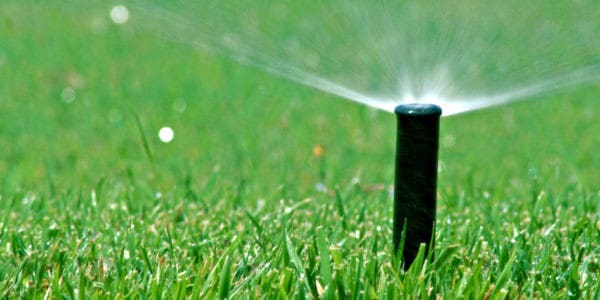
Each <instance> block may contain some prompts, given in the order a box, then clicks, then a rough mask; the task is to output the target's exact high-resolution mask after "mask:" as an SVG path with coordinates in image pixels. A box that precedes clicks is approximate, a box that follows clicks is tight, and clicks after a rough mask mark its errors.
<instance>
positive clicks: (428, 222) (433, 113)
mask: <svg viewBox="0 0 600 300" xmlns="http://www.w3.org/2000/svg"><path fill="white" fill-rule="evenodd" d="M394 112H395V113H396V116H397V117H398V131H397V140H396V177H395V182H394V237H393V242H394V252H395V254H398V250H399V247H400V241H401V239H402V234H403V232H405V233H406V235H405V237H404V245H403V248H402V256H403V261H404V268H405V269H408V268H409V267H410V265H411V264H412V263H413V261H414V259H415V257H416V256H417V253H418V251H419V246H420V244H421V243H424V244H426V248H425V249H426V251H427V250H429V249H433V243H434V232H435V212H436V190H437V162H438V147H439V128H440V116H441V114H442V109H441V108H440V107H439V106H437V105H433V104H404V105H400V106H398V107H396V109H395V110H394ZM405 224H406V225H405ZM405 226H406V228H405ZM430 243H431V244H430ZM432 254H433V253H432ZM426 257H427V253H426Z"/></svg>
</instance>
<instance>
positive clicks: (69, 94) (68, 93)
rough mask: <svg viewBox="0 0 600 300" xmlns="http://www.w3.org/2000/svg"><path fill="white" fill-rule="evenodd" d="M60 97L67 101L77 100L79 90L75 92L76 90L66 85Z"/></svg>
mask: <svg viewBox="0 0 600 300" xmlns="http://www.w3.org/2000/svg"><path fill="white" fill-rule="evenodd" d="M60 97H61V98H62V100H63V101H64V102H65V103H71V102H73V101H75V98H76V97H77V92H75V90H74V89H73V88H72V87H66V88H64V89H63V90H62V92H61V93H60Z"/></svg>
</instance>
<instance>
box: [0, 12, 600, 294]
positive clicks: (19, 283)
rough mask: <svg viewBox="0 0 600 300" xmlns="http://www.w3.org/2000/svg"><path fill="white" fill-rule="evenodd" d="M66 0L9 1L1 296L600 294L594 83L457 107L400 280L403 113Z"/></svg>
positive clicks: (0, 148) (1, 25)
mask: <svg viewBox="0 0 600 300" xmlns="http://www.w3.org/2000/svg"><path fill="white" fill-rule="evenodd" d="M65 3H67V4H71V6H72V7H67V8H65V6H67V4H58V3H49V4H46V5H42V4H40V3H38V2H37V1H18V0H5V1H2V2H0V296H1V297H3V298H35V299H42V298H46V297H53V298H82V299H83V298H154V299H163V298H177V299H180V298H185V297H188V298H193V299H196V298H201V299H205V298H207V299H211V298H228V297H231V298H243V299H245V298H264V297H266V298H284V299H285V298H299V299H302V298H321V297H322V298H336V297H337V298H342V299H347V298H353V299H362V298H366V299H373V298H382V299H394V298H415V297H420V298H432V297H434V294H437V295H440V296H441V297H443V298H449V299H452V298H470V299H482V298H486V299H504V298H510V299H514V298H519V299H520V298H544V299H560V298H583V299H599V298H600V278H599V272H600V205H599V203H600V181H598V178H600V134H599V133H600V123H599V122H597V119H598V116H599V115H600V106H599V105H598V97H599V95H600V85H599V84H598V83H597V82H593V83H590V84H585V85H579V86H576V87H573V88H570V89H567V90H561V91H559V92H557V93H552V94H547V95H539V96H535V97H532V98H530V99H527V100H530V101H523V102H520V103H513V104H510V105H506V106H502V107H497V108H493V109H489V110H484V111H477V112H472V113H468V114H464V115H458V116H452V117H449V118H444V119H443V120H442V125H441V126H442V128H441V137H440V171H439V186H438V189H439V193H438V208H437V209H438V212H437V225H436V226H437V235H436V259H435V260H434V261H433V263H426V264H424V265H423V264H414V265H413V267H412V268H411V269H409V270H408V271H407V272H404V271H403V270H402V268H401V265H400V264H401V262H399V261H398V260H397V259H395V258H394V256H393V255H392V251H391V248H392V245H391V244H392V242H391V236H392V232H391V228H392V224H391V218H392V198H391V196H390V188H391V184H392V183H393V176H394V169H393V167H394V151H395V150H394V145H395V132H394V130H395V117H394V116H393V115H392V114H388V113H385V112H381V111H375V110H373V109H370V108H368V107H365V106H362V105H358V104H354V103H352V102H350V101H345V100H343V99H340V98H337V97H335V96H331V95H328V94H326V93H323V92H319V91H316V90H313V89H310V88H306V87H303V86H301V85H298V84H295V83H293V82H290V81H288V80H285V79H281V78H278V77H274V76H272V75H270V74H268V73H266V72H262V71H259V70H257V69H256V68H254V67H252V66H247V65H246V66H245V65H240V64H239V63H237V62H236V61H235V60H232V59H230V58H228V57H227V55H219V54H216V55H215V53H211V52H210V51H206V50H205V49H202V48H200V49H198V48H195V47H192V46H191V45H190V44H189V43H185V42H181V41H178V40H176V39H175V40H174V39H169V38H166V39H165V36H164V35H161V34H160V33H159V32H157V30H155V29H156V28H154V27H134V26H127V24H125V25H117V24H114V23H113V22H111V20H110V18H109V15H108V10H106V9H105V10H102V9H103V6H102V5H98V7H97V6H95V5H94V6H90V8H89V9H84V8H83V7H81V6H82V4H76V3H75V2H69V1H67V2H65ZM106 7H108V8H110V6H106ZM133 17H134V15H132V18H133ZM298 18H299V17H298ZM132 22H133V20H132ZM281 34H282V35H283V34H288V33H287V32H282V33H281ZM596 43H597V41H596ZM594 46H598V45H594ZM164 126H169V127H171V128H172V129H173V130H174V132H175V137H174V140H173V141H172V142H170V143H163V142H161V141H160V140H159V138H158V131H159V129H160V128H162V127H164Z"/></svg>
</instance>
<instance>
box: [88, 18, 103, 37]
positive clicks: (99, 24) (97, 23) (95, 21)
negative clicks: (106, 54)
mask: <svg viewBox="0 0 600 300" xmlns="http://www.w3.org/2000/svg"><path fill="white" fill-rule="evenodd" d="M91 26H92V31H93V32H94V33H96V34H100V33H104V32H105V31H106V27H107V22H106V19H105V18H102V17H99V16H96V17H94V18H92V21H91Z"/></svg>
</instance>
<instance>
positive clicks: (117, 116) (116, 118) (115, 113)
mask: <svg viewBox="0 0 600 300" xmlns="http://www.w3.org/2000/svg"><path fill="white" fill-rule="evenodd" d="M122 119H123V114H122V113H121V111H120V110H118V109H112V110H111V111H110V112H108V120H109V121H110V122H111V123H119V122H121V120H122Z"/></svg>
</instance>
